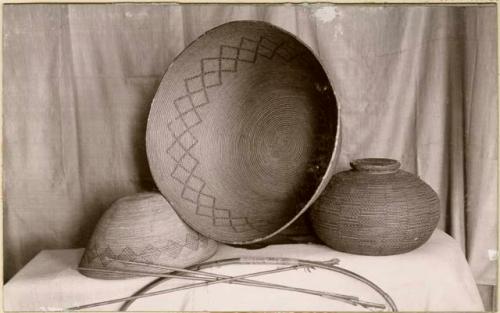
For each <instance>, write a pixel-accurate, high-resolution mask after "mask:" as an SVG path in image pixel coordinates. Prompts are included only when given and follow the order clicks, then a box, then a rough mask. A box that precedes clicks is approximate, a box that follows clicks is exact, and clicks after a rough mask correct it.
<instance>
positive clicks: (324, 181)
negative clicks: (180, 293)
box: [146, 20, 341, 245]
mask: <svg viewBox="0 0 500 313" xmlns="http://www.w3.org/2000/svg"><path fill="white" fill-rule="evenodd" d="M245 23H246V24H260V25H265V26H266V27H270V28H272V29H274V30H276V31H278V32H281V33H283V34H285V35H287V36H289V37H291V38H293V39H294V40H295V41H297V42H298V43H299V44H301V45H302V46H303V47H304V48H305V49H307V50H308V51H309V52H310V53H311V55H312V56H313V57H314V58H315V60H316V61H317V62H318V64H319V65H320V66H321V68H322V69H323V72H324V74H325V76H326V78H327V79H328V84H329V87H330V88H331V92H332V95H333V98H334V102H333V103H332V104H335V110H336V115H337V116H336V121H335V122H336V129H335V139H334V144H333V149H332V151H331V154H330V159H329V164H328V166H327V168H326V169H325V171H324V174H323V175H322V177H321V180H320V183H319V185H318V186H317V187H316V190H315V192H314V194H313V195H312V196H311V197H310V199H309V200H308V201H307V203H306V204H305V205H304V207H303V208H302V209H301V210H300V211H299V212H298V213H297V214H296V215H295V216H294V217H293V218H292V219H291V220H290V221H288V222H287V223H286V224H284V225H283V226H281V227H280V228H278V229H277V230H275V231H273V232H272V233H270V234H267V235H265V236H263V237H259V238H256V239H252V240H246V241H231V240H219V239H217V241H218V242H222V243H226V244H233V245H246V244H253V243H257V242H261V241H264V240H267V239H269V238H271V237H273V236H275V235H277V234H279V233H280V232H282V231H283V230H284V229H286V228H287V227H289V226H290V225H291V224H293V223H294V222H295V221H297V220H298V219H299V218H300V217H301V216H302V215H303V214H304V213H305V212H306V211H307V210H308V209H309V208H310V207H311V205H312V204H313V203H314V202H315V201H316V200H317V199H318V198H319V196H320V195H321V193H322V192H323V190H324V189H325V188H326V186H327V185H328V183H329V181H330V179H331V177H332V175H333V168H334V165H335V162H336V160H337V158H338V154H339V150H340V144H341V117H340V115H341V114H340V112H341V109H340V105H339V101H338V97H337V96H336V93H335V89H334V86H333V85H332V80H331V78H330V75H329V74H328V72H327V71H326V70H325V68H326V67H325V66H324V64H323V62H322V61H321V59H320V58H319V56H318V55H317V54H316V53H315V52H314V51H313V49H312V48H311V47H310V46H309V45H308V44H306V43H305V42H304V41H303V40H301V39H300V38H298V36H296V35H295V34H292V33H291V32H289V31H287V30H285V29H283V28H281V27H278V26H276V25H274V24H271V23H269V22H266V21H259V20H234V21H229V22H226V23H223V24H220V25H218V26H216V27H214V28H211V29H209V30H208V31H206V32H204V33H203V34H202V35H200V36H198V37H197V38H196V39H194V40H193V41H192V42H191V43H189V44H188V45H187V46H186V47H185V48H184V49H183V50H182V51H181V52H180V53H179V54H178V55H177V56H175V57H174V59H173V60H172V62H171V63H170V65H169V66H168V67H167V69H166V71H165V73H164V74H163V76H162V79H161V80H162V81H163V79H165V77H166V76H167V74H168V72H169V71H170V69H171V67H172V66H173V65H174V64H175V62H177V61H178V59H179V58H180V57H181V56H182V55H183V54H184V53H186V51H188V50H189V49H190V48H191V47H192V46H193V45H194V43H196V42H197V41H198V40H200V39H201V38H203V37H205V36H207V35H208V34H211V33H213V32H216V31H218V30H219V29H221V28H223V27H227V26H228V25H231V24H245ZM159 92H160V89H159V88H158V90H157V91H156V93H155V96H154V97H153V98H156V96H157V94H158V93H159ZM150 119H151V115H149V116H148V125H147V132H148V130H149V128H150V126H149V125H150V123H149V120H150ZM146 150H148V141H146ZM147 158H148V162H151V159H150V156H149V154H147ZM153 179H154V175H153ZM160 193H161V191H160ZM163 196H164V198H165V199H166V200H167V201H168V202H169V204H170V205H172V207H173V208H174V209H175V210H176V211H177V209H176V207H175V206H174V204H173V203H172V201H170V200H169V199H168V197H167V196H166V195H163ZM179 217H181V215H180V214H179ZM181 219H182V220H183V222H184V223H186V224H187V225H188V226H189V227H190V228H192V229H195V230H196V228H195V227H193V225H192V224H191V223H190V221H188V220H186V219H184V218H182V217H181ZM196 231H198V230H196ZM198 232H199V231H198ZM200 233H201V234H202V235H204V236H206V237H208V238H211V237H210V235H207V234H204V233H203V232H200Z"/></svg>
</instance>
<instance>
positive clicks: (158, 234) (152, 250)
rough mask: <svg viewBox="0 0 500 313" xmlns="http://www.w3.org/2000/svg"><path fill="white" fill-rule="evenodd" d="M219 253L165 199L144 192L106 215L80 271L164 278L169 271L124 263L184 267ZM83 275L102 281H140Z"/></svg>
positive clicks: (97, 274)
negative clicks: (150, 273) (137, 273)
mask: <svg viewBox="0 0 500 313" xmlns="http://www.w3.org/2000/svg"><path fill="white" fill-rule="evenodd" d="M216 250H217V243H216V242H215V241H213V240H211V239H208V238H206V237H204V236H202V235H200V234H198V233H197V232H195V231H194V230H192V229H191V228H190V227H188V226H187V225H186V224H185V223H184V222H182V220H181V219H180V218H179V217H178V216H177V214H176V213H175V211H174V210H173V209H172V207H171V206H170V204H169V203H168V202H167V201H166V200H165V198H164V197H163V196H162V195H161V194H159V193H155V192H144V193H139V194H135V195H132V196H128V197H124V198H121V199H119V200H117V201H115V202H114V203H113V204H112V205H111V207H110V208H109V209H108V210H107V211H106V212H105V213H104V214H103V215H102V217H101V219H100V220H99V222H98V224H97V226H96V228H95V230H94V233H93V234H92V237H91V238H90V241H89V243H88V245H87V248H86V249H85V252H84V254H83V257H82V259H81V261H80V267H84V268H91V269H104V270H115V271H142V272H153V273H156V272H158V273H160V272H161V273H164V272H167V271H165V270H162V269H158V268H154V267H149V266H142V265H132V264H128V263H124V262H123V261H131V262H139V263H147V264H151V265H163V266H173V267H181V268H184V267H188V266H191V265H194V264H197V263H199V262H202V261H204V260H206V259H208V258H209V257H211V256H212V255H213V254H214V253H215V252H216ZM79 271H80V273H82V274H83V275H85V276H88V277H92V278H98V279H123V278H131V277H134V276H133V275H127V274H125V275H124V274H115V273H104V272H98V271H92V270H79Z"/></svg>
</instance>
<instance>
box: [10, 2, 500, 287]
mask: <svg viewBox="0 0 500 313" xmlns="http://www.w3.org/2000/svg"><path fill="white" fill-rule="evenodd" d="M242 19H254V20H263V21H267V22H270V23H273V24H275V25H277V26H279V27H282V28H284V29H285V30H287V31H289V32H291V33H294V34H296V35H297V36H298V37H299V38H300V39H301V40H302V41H304V42H305V43H306V44H307V45H309V46H310V47H311V49H312V50H313V51H314V52H315V53H316V54H317V55H318V56H319V57H320V59H321V61H322V63H323V65H324V67H325V70H326V72H327V73H328V74H329V76H330V79H331V81H332V84H333V86H334V89H335V93H336V96H337V99H338V103H339V105H340V110H341V111H340V112H341V119H342V134H343V139H342V147H341V153H340V156H339V162H338V166H337V168H336V171H340V170H344V169H347V168H348V164H349V161H350V160H352V159H355V158H361V157H389V158H396V159H398V160H400V161H401V163H402V168H403V169H405V170H407V171H410V172H413V173H415V174H417V175H419V176H420V177H421V178H422V179H423V180H425V181H426V182H427V183H429V184H430V185H431V186H432V187H433V188H434V189H435V190H436V191H437V193H438V195H439V197H440V200H441V209H442V211H441V213H442V217H441V220H440V223H439V227H440V228H442V229H444V230H446V231H447V232H448V233H450V234H451V235H452V236H453V237H454V238H455V239H457V240H458V241H459V242H460V244H461V245H462V248H463V250H464V253H465V255H466V256H467V259H468V261H469V263H470V265H471V268H472V270H473V272H474V275H475V277H476V280H477V282H478V283H482V284H495V283H496V261H495V255H496V247H497V243H496V240H497V215H496V214H497V211H496V210H497V160H498V156H497V134H498V120H497V119H498V112H497V97H498V93H497V68H496V64H497V61H496V60H497V41H496V40H497V34H496V8H495V6H487V5H484V6H468V7H457V6H453V7H446V6H416V5H412V6H410V5H385V6H384V5H377V6H374V5H372V6H359V5H356V6H354V5H319V4H309V5H291V4H287V5H179V4H101V5H90V4H86V5H79V4H60V5H59V4H58V5H42V4H37V5H5V6H4V27H3V30H4V37H3V45H4V94H3V119H4V138H3V143H4V146H3V155H4V169H3V171H4V264H5V277H6V279H8V278H10V277H11V276H12V275H13V274H15V273H16V272H17V271H18V270H19V269H20V268H21V267H22V266H23V265H25V264H26V263H27V262H28V261H29V260H30V259H31V258H32V257H33V256H34V255H35V254H36V253H38V252H39V251H40V250H42V249H56V248H73V247H82V246H84V245H85V243H86V240H87V239H88V237H89V236H90V234H91V232H92V230H93V225H95V223H96V222H97V220H98V218H99V217H100V215H101V214H102V212H103V211H104V210H105V209H106V208H107V207H108V206H109V205H110V204H111V202H112V201H114V200H115V199H117V198H119V197H121V196H124V195H127V194H130V193H133V192H136V191H139V190H148V189H153V188H155V186H154V182H153V180H152V178H151V174H150V172H149V168H148V164H147V159H146V152H145V144H144V137H145V129H146V121H147V115H148V112H149V105H150V102H151V100H152V98H153V96H154V94H155V91H156V88H157V86H158V84H159V82H160V80H161V78H162V76H163V73H164V72H165V70H166V69H167V67H168V65H169V64H170V63H171V62H172V61H173V60H174V58H175V56H176V55H177V54H178V53H180V52H181V51H182V50H183V49H184V47H185V46H187V45H188V44H189V43H190V42H191V41H193V40H195V39H196V38H197V37H198V36H200V35H202V34H203V33H204V32H206V31H207V30H209V29H210V28H213V27H215V26H217V25H220V24H222V23H225V22H228V21H231V20H242Z"/></svg>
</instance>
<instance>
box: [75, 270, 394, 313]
mask: <svg viewBox="0 0 500 313" xmlns="http://www.w3.org/2000/svg"><path fill="white" fill-rule="evenodd" d="M136 263H138V262H136ZM157 267H160V268H161V266H157ZM298 267H300V265H294V266H290V267H283V268H278V269H273V270H268V271H263V272H256V273H250V274H245V275H240V276H235V277H231V276H226V275H220V274H214V273H204V274H211V275H215V276H217V277H215V278H212V279H210V278H205V277H192V276H185V275H173V274H156V273H150V272H136V271H116V270H98V269H96V271H100V272H104V271H107V272H110V273H121V274H134V275H135V274H138V273H140V274H139V275H140V276H145V275H148V276H157V277H168V278H180V279H190V280H193V279H195V280H204V281H205V282H203V283H197V284H191V285H186V286H180V287H176V288H172V289H166V290H160V291H157V292H152V293H146V294H142V295H138V296H131V297H127V298H121V299H114V300H108V301H103V302H98V303H92V304H87V305H83V306H78V307H73V308H69V309H68V310H80V309H86V308H91V307H95V306H101V305H106V304H111V303H116V302H122V301H127V300H132V299H138V298H142V297H147V296H154V295H158V294H165V293H170V292H174V291H178V290H184V289H190V288H195V287H199V286H208V285H212V284H217V283H222V282H225V283H236V284H240V285H247V286H256V287H263V288H272V289H281V290H287V291H296V292H301V293H307V294H313V295H317V296H321V297H325V298H329V299H333V300H338V301H344V302H347V303H349V304H352V305H362V306H364V307H374V308H381V309H385V305H383V304H378V303H372V302H367V301H362V300H359V298H357V297H354V296H347V295H342V294H335V293H328V292H322V291H316V290H309V289H304V288H296V287H289V286H283V285H278V284H271V283H265V282H259V281H253V280H245V279H244V278H247V277H254V276H260V275H267V274H271V273H278V272H282V271H286V270H291V269H296V268H298ZM81 269H84V270H93V269H87V268H81ZM192 272H195V273H196V271H192ZM188 277H189V278H188Z"/></svg>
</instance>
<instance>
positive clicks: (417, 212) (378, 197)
mask: <svg viewBox="0 0 500 313" xmlns="http://www.w3.org/2000/svg"><path fill="white" fill-rule="evenodd" d="M351 167H352V169H351V170H349V171H344V172H340V173H337V174H335V175H333V177H332V179H331V181H330V183H329V184H328V187H327V188H326V189H325V191H324V192H323V194H322V195H321V197H320V198H319V199H318V200H317V201H316V202H315V203H314V205H313V207H312V208H311V210H310V211H309V213H310V218H311V221H312V225H313V228H314V230H315V232H316V234H317V235H318V237H319V238H320V239H321V240H323V241H324V242H325V243H326V244H327V245H328V246H330V247H331V248H333V249H335V250H338V251H343V252H348V253H353V254H363V255H392V254H400V253H405V252H408V251H411V250H413V249H416V248H418V247H419V246H421V245H422V244H424V243H425V242H426V241H427V240H428V239H429V237H430V236H431V235H432V232H433V231H434V229H435V228H436V226H437V223H438V221H439V215H440V209H439V199H438V196H437V194H436V193H435V192H434V190H432V188H431V187H430V186H429V185H427V184H426V183H425V182H424V181H422V180H421V179H420V178H418V177H417V176H415V175H413V174H411V173H408V172H405V171H403V170H400V169H399V167H400V163H399V162H398V161H396V160H392V159H381V158H378V159H377V158H371V159H359V160H355V161H353V162H351Z"/></svg>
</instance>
